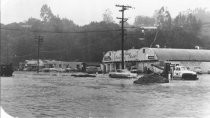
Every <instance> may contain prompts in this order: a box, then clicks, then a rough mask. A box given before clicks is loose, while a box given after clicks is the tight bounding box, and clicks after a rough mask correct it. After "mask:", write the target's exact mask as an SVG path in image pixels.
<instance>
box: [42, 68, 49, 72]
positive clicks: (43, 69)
mask: <svg viewBox="0 0 210 118" xmlns="http://www.w3.org/2000/svg"><path fill="white" fill-rule="evenodd" d="M41 71H42V72H50V68H42V69H41Z"/></svg>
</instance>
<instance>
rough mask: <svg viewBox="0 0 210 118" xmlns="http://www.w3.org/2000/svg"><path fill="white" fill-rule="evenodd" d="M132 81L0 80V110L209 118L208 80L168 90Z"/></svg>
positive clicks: (58, 117)
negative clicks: (1, 107)
mask: <svg viewBox="0 0 210 118" xmlns="http://www.w3.org/2000/svg"><path fill="white" fill-rule="evenodd" d="M133 81H134V80H132V79H130V80H122V79H110V78H108V77H107V76H102V75H99V76H98V77H97V78H74V77H71V76H68V75H65V76H63V75H62V74H59V75H57V76H55V75H52V74H41V75H36V74H33V73H20V72H19V73H16V74H15V76H14V77H11V78H1V105H2V106H3V108H4V109H5V111H6V112H8V113H9V114H11V115H13V116H18V117H20V118H51V117H55V118H69V117H81V118H83V117H84V118H87V117H92V118H110V117H111V118H136V117H142V118H160V117H161V118H175V117H176V118H177V117H178V118H179V117H182V118H183V117H192V118H210V110H209V109H210V75H200V79H199V80H198V81H180V80H174V81H171V83H167V84H150V85H135V84H133Z"/></svg>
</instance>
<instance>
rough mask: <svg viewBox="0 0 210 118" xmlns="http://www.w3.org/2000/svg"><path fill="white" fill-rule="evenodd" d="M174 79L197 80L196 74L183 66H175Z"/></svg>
mask: <svg viewBox="0 0 210 118" xmlns="http://www.w3.org/2000/svg"><path fill="white" fill-rule="evenodd" d="M173 77H174V78H180V79H183V80H197V79H198V78H197V73H196V72H193V71H190V70H188V69H187V67H185V66H176V67H175V70H174V73H173Z"/></svg>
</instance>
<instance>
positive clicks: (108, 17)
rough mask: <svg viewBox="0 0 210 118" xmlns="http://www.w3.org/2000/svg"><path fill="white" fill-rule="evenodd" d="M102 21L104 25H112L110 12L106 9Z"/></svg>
mask: <svg viewBox="0 0 210 118" xmlns="http://www.w3.org/2000/svg"><path fill="white" fill-rule="evenodd" d="M103 21H104V22H106V23H113V22H114V20H113V17H112V12H111V11H110V10H109V9H106V11H105V12H104V13H103Z"/></svg>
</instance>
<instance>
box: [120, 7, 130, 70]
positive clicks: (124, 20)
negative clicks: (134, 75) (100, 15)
mask: <svg viewBox="0 0 210 118" xmlns="http://www.w3.org/2000/svg"><path fill="white" fill-rule="evenodd" d="M116 7H121V8H122V9H121V10H119V11H120V12H122V17H121V18H119V17H117V19H120V20H121V21H120V23H121V33H122V34H121V38H122V42H121V50H122V54H121V56H122V57H121V58H122V62H121V65H122V69H124V33H125V32H124V31H125V29H124V22H126V21H127V20H128V19H127V18H124V11H125V10H128V9H129V8H132V7H131V6H125V5H116Z"/></svg>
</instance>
